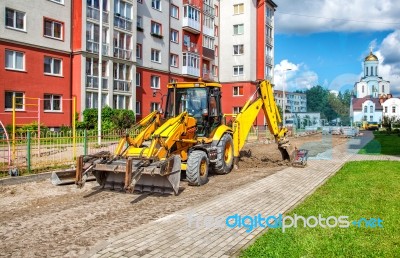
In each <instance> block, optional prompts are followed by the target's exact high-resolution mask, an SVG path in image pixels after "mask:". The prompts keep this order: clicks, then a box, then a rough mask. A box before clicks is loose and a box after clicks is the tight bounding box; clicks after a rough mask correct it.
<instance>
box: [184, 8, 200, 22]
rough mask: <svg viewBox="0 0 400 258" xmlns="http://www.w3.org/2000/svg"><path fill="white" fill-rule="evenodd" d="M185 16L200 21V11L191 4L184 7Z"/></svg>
mask: <svg viewBox="0 0 400 258" xmlns="http://www.w3.org/2000/svg"><path fill="white" fill-rule="evenodd" d="M183 17H185V18H189V19H191V20H194V21H200V11H199V10H198V9H196V8H193V7H192V6H190V5H186V6H185V7H184V8H183Z"/></svg>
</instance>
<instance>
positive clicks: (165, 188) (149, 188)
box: [92, 155, 181, 194]
mask: <svg viewBox="0 0 400 258" xmlns="http://www.w3.org/2000/svg"><path fill="white" fill-rule="evenodd" d="M146 162H147V160H135V159H132V158H128V159H119V160H115V161H113V162H111V163H107V164H96V165H95V166H94V168H93V171H92V173H93V175H94V176H95V177H96V180H97V182H98V183H99V184H100V185H101V186H102V187H103V188H107V189H112V190H125V191H126V192H133V191H134V190H136V191H139V192H155V193H168V194H171V193H175V194H177V193H178V191H179V182H180V179H181V159H180V157H179V156H176V155H175V156H172V157H171V158H169V159H167V160H165V161H157V162H153V163H151V164H146Z"/></svg>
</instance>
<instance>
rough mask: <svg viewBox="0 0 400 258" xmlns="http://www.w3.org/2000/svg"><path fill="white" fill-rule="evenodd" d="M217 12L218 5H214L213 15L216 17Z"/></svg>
mask: <svg viewBox="0 0 400 258" xmlns="http://www.w3.org/2000/svg"><path fill="white" fill-rule="evenodd" d="M218 14H219V8H218V5H214V15H215V17H218Z"/></svg>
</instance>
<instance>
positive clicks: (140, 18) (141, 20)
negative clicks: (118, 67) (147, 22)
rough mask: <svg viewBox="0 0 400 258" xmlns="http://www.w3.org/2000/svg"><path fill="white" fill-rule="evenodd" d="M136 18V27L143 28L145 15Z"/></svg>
mask: <svg viewBox="0 0 400 258" xmlns="http://www.w3.org/2000/svg"><path fill="white" fill-rule="evenodd" d="M136 18H137V20H136V27H138V28H139V29H143V17H142V16H139V15H138V16H137V17H136Z"/></svg>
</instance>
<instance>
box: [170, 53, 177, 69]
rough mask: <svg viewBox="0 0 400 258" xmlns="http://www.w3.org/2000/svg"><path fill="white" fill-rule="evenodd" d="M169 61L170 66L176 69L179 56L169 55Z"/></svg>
mask: <svg viewBox="0 0 400 258" xmlns="http://www.w3.org/2000/svg"><path fill="white" fill-rule="evenodd" d="M170 60H171V63H170V66H172V67H178V63H179V62H178V61H179V56H178V55H175V54H171V56H170Z"/></svg>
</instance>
